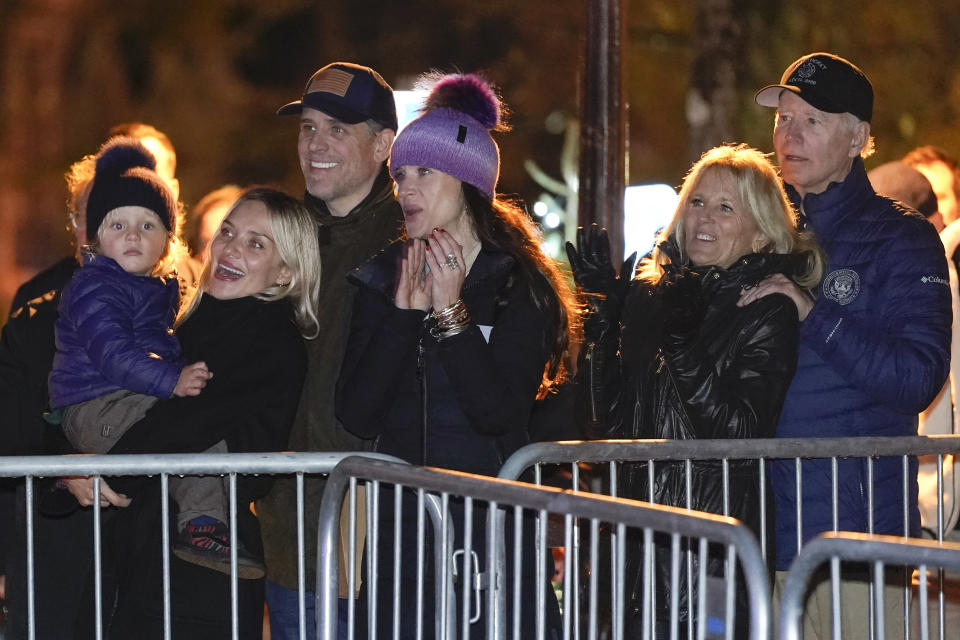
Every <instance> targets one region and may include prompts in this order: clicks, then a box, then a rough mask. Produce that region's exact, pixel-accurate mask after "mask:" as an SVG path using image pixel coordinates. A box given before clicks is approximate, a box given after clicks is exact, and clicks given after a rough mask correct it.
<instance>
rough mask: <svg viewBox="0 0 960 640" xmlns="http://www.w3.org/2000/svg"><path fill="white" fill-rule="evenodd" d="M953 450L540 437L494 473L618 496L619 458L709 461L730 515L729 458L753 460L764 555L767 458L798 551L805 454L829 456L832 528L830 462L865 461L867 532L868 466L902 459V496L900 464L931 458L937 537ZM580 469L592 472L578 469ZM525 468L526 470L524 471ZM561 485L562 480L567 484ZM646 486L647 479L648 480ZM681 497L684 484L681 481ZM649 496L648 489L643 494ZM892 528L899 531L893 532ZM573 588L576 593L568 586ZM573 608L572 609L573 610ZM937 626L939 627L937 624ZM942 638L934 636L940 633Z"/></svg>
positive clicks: (925, 444)
mask: <svg viewBox="0 0 960 640" xmlns="http://www.w3.org/2000/svg"><path fill="white" fill-rule="evenodd" d="M958 453H960V436H953V435H951V436H922V437H902V438H888V437H883V438H797V439H790V438H774V439H728V440H597V441H584V442H580V441H577V442H548V443H536V444H531V445H528V446H526V447H523V448H522V449H520V450H518V451H517V452H515V453H514V454H513V455H512V456H511V457H510V458H509V459H508V460H507V462H506V463H505V464H504V466H503V468H502V469H501V472H500V474H499V477H501V478H505V479H517V478H520V477H521V475H522V474H524V473H528V475H532V476H533V477H532V481H533V482H534V483H537V484H540V483H543V482H546V481H548V478H547V474H548V472H550V471H557V470H559V471H561V472H562V474H561V475H562V476H564V477H563V480H562V482H563V483H564V484H563V485H562V486H569V487H570V488H572V489H573V490H574V491H592V492H601V493H605V494H607V495H612V496H618V495H622V490H621V488H620V487H618V477H619V474H620V471H621V469H622V467H623V465H625V464H635V463H640V464H647V465H648V469H647V470H648V472H649V475H650V477H651V478H652V477H653V473H654V469H655V468H656V467H657V465H660V464H663V463H667V462H669V463H674V464H676V463H683V464H685V465H686V473H687V474H688V476H689V474H690V473H691V471H690V470H691V465H692V464H693V463H696V462H711V463H715V464H717V465H718V478H717V481H718V483H721V484H722V488H723V495H724V500H723V503H724V508H725V511H724V515H730V514H729V512H727V511H726V507H727V505H728V503H729V486H730V465H731V464H732V463H734V462H736V461H748V460H750V461H756V462H757V465H758V482H759V487H758V495H759V501H758V504H757V509H758V510H759V513H760V517H759V522H760V532H759V539H760V546H761V549H762V551H763V554H764V558H768V557H769V555H768V554H767V550H768V545H769V544H770V540H771V535H770V532H768V531H767V523H768V522H769V521H770V519H771V518H768V515H769V514H768V513H767V507H768V505H769V504H771V502H770V501H769V500H768V496H767V476H768V473H769V466H770V463H771V461H774V460H786V461H791V462H792V466H793V468H794V474H795V480H794V481H795V486H796V505H797V514H796V523H797V535H796V538H797V541H798V545H797V551H798V552H799V551H800V541H801V540H802V535H801V528H802V523H803V515H804V514H803V513H802V510H801V505H802V502H803V501H802V487H803V462H804V461H809V460H816V459H822V460H828V461H830V465H831V469H832V473H831V481H832V483H833V491H832V521H833V526H832V529H833V530H834V531H836V530H837V529H838V519H839V517H840V515H841V512H840V507H839V501H838V497H837V484H838V461H840V460H843V459H849V458H855V459H861V460H865V462H866V466H867V472H868V477H869V478H870V480H869V481H868V482H867V483H866V486H865V487H863V491H864V492H865V493H866V500H867V502H868V504H869V505H870V513H869V514H868V516H869V517H868V523H867V525H868V526H867V529H868V532H870V531H872V530H873V510H872V507H873V505H874V483H873V464H874V461H875V460H876V459H878V458H887V457H896V458H899V459H900V460H901V462H902V464H900V465H899V467H900V469H901V471H900V473H901V475H900V477H899V481H900V484H901V491H902V495H907V494H908V482H909V480H910V478H909V473H908V463H909V461H910V459H911V458H912V457H914V456H931V457H933V458H935V460H936V461H937V466H938V468H939V469H940V471H939V473H938V474H937V483H936V485H937V496H939V499H938V508H937V514H938V516H937V523H936V527H935V530H934V531H932V532H931V533H932V535H933V536H934V537H935V538H936V539H937V540H939V541H943V540H944V536H945V534H946V533H947V531H946V530H945V518H944V508H943V500H942V496H943V495H944V491H945V483H944V479H943V473H942V471H943V467H944V462H945V461H946V462H947V463H948V464H949V462H950V459H951V456H955V455H956V454H958ZM585 467H588V468H589V471H590V472H592V473H584V471H585ZM531 470H532V474H530V473H529V472H530V471H531ZM556 477H557V474H556V473H553V474H551V477H550V479H549V481H552V482H553V483H554V484H555V486H561V485H560V484H559V482H557V481H556ZM568 482H569V484H566V483H568ZM649 484H650V485H651V486H652V484H653V482H652V481H651V482H650V483H649ZM688 496H689V484H688ZM646 498H647V499H649V500H650V501H653V495H652V492H651V495H650V496H646ZM902 512H903V515H902V525H903V528H902V531H903V532H906V531H908V530H909V528H908V523H909V513H908V505H907V504H906V503H905V502H904V504H903V509H902ZM897 533H899V531H898V532H897ZM564 550H565V552H566V553H567V554H569V555H572V556H573V567H574V572H575V573H574V575H573V576H572V577H571V579H572V580H573V581H574V583H575V584H576V583H577V582H578V580H579V576H578V575H577V574H576V570H577V568H578V567H580V565H581V563H580V562H579V553H580V550H579V548H578V547H577V546H576V545H574V546H573V547H572V548H570V547H565V549H564ZM948 583H949V584H945V578H944V576H943V574H941V575H940V576H939V577H938V582H937V589H938V593H939V598H938V603H939V617H940V618H941V619H943V618H944V617H945V615H946V614H945V609H946V608H951V609H952V608H958V609H960V599H958V598H956V597H954V598H952V599H951V598H948V597H945V592H947V591H949V590H950V589H949V587H950V586H952V585H954V584H960V581H958V580H957V579H956V578H951V579H950V580H948ZM575 592H576V591H575ZM577 610H578V609H576V608H575V611H577ZM910 613H911V612H910V611H909V610H905V611H904V622H903V625H904V628H905V629H907V628H909V626H910ZM941 628H942V627H941ZM941 637H942V636H941Z"/></svg>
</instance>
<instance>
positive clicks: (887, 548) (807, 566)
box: [779, 532, 960, 640]
mask: <svg viewBox="0 0 960 640" xmlns="http://www.w3.org/2000/svg"><path fill="white" fill-rule="evenodd" d="M827 562H829V563H830V578H829V582H830V599H831V612H832V616H831V620H832V629H831V631H832V637H833V638H841V637H842V633H843V631H842V629H841V626H840V622H841V617H840V615H839V613H840V610H841V596H840V590H841V584H840V583H841V577H840V563H841V562H857V563H865V564H868V565H869V566H870V572H869V573H870V578H871V583H870V585H869V586H870V588H869V593H870V598H871V602H870V603H869V605H868V604H867V603H863V604H864V608H867V606H869V608H870V610H871V611H874V612H876V613H875V614H874V617H875V618H876V620H875V622H874V624H873V629H872V630H871V633H870V637H873V638H880V639H881V640H882V639H883V638H885V637H886V633H885V628H886V627H885V624H884V609H885V607H884V591H885V588H884V586H885V580H884V577H885V570H886V569H887V568H889V567H890V566H894V567H896V568H897V569H898V570H899V569H900V568H902V567H907V568H911V569H912V568H914V567H916V568H917V574H918V581H917V592H918V596H919V604H920V607H919V610H920V614H919V619H920V620H919V636H917V635H916V634H914V635H912V636H911V637H919V638H922V639H924V640H926V639H927V638H929V637H930V623H929V619H928V592H927V572H928V570H929V569H930V568H937V569H938V570H940V571H942V570H943V569H952V570H954V571H960V544H954V543H949V542H934V541H932V540H922V539H915V538H911V539H904V538H899V537H894V536H882V535H872V536H871V535H866V534H862V533H850V532H839V533H825V534H821V535H820V536H818V537H817V538H814V539H813V540H811V541H810V542H808V543H807V544H806V545H805V546H804V547H803V550H802V551H801V552H800V554H799V555H798V556H797V557H796V558H795V559H794V561H793V564H792V565H791V566H790V571H789V572H788V573H787V578H786V581H785V583H784V586H783V593H782V595H781V601H780V636H779V637H780V640H801V639H802V638H803V621H802V616H803V613H804V598H805V597H807V595H808V593H809V591H808V590H809V587H810V586H811V583H812V582H813V580H814V578H815V576H816V575H817V572H818V570H819V569H820V568H821V566H822V565H823V564H825V563H827ZM848 604H849V603H848ZM824 633H826V632H824ZM943 635H944V632H943V620H942V619H941V620H940V637H941V638H942V637H943ZM952 637H956V636H955V635H952Z"/></svg>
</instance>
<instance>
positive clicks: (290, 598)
mask: <svg viewBox="0 0 960 640" xmlns="http://www.w3.org/2000/svg"><path fill="white" fill-rule="evenodd" d="M299 593H300V592H299V591H297V590H296V589H287V588H286V587H281V586H280V585H278V584H277V583H276V582H270V581H269V580H267V609H268V610H269V612H270V638H271V640H299V638H300V609H299V606H300V605H299V600H298V597H299ZM303 597H304V603H303V604H304V611H305V616H306V626H307V635H306V637H307V638H309V639H310V640H313V638H316V637H317V632H316V628H317V627H316V618H315V617H314V611H315V608H314V604H315V602H316V598H315V594H314V592H313V591H305V592H304V596H303ZM337 608H338V610H339V614H340V619H339V626H338V628H337V637H338V638H346V637H347V600H346V598H339V599H338V600H337Z"/></svg>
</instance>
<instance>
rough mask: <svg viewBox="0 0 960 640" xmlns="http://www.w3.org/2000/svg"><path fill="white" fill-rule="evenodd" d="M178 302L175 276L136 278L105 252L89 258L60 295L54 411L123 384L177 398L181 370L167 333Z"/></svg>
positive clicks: (175, 346)
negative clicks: (174, 393) (175, 390)
mask: <svg viewBox="0 0 960 640" xmlns="http://www.w3.org/2000/svg"><path fill="white" fill-rule="evenodd" d="M178 302H179V291H178V285H177V280H176V278H171V279H169V280H164V279H161V278H154V277H150V276H137V275H132V274H129V273H127V272H126V271H124V270H123V269H122V268H121V267H120V265H118V264H117V263H116V262H114V261H113V260H112V259H111V258H108V257H106V256H89V255H88V256H84V264H83V267H82V268H81V269H79V270H77V272H76V273H75V274H74V276H73V279H72V280H71V281H70V282H69V283H68V284H67V286H66V287H65V288H64V290H63V295H62V297H61V300H60V317H59V318H57V324H56V343H57V353H56V355H55V356H54V358H53V370H52V371H51V372H50V408H51V409H59V408H62V407H66V406H68V405H71V404H77V403H80V402H86V401H87V400H92V399H93V398H96V397H99V396H102V395H104V394H107V393H112V392H114V391H119V390H121V389H127V390H130V391H135V392H137V393H143V394H146V395H151V396H157V397H158V398H169V397H170V396H171V395H173V389H174V387H175V386H176V384H177V379H178V378H179V376H180V370H181V368H182V367H183V363H182V362H181V361H180V343H179V342H177V338H176V337H175V336H174V335H173V334H172V333H171V332H170V327H171V325H172V324H173V319H174V314H175V313H176V309H177V305H178Z"/></svg>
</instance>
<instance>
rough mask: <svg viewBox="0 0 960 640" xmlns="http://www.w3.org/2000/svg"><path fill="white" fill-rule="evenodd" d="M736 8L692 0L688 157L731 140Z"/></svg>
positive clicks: (737, 51)
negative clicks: (692, 31)
mask: <svg viewBox="0 0 960 640" xmlns="http://www.w3.org/2000/svg"><path fill="white" fill-rule="evenodd" d="M742 13H743V11H742V8H741V7H740V6H739V4H738V3H737V1H736V0H697V5H696V17H695V24H694V33H693V38H692V42H693V46H694V58H693V60H694V61H693V72H692V74H691V80H690V88H689V89H688V91H687V104H686V111H687V123H688V124H689V127H690V144H689V153H690V159H691V161H694V160H696V159H697V158H699V157H700V154H702V153H703V152H704V151H706V150H707V149H710V148H711V147H715V146H717V145H718V144H722V143H724V142H734V141H736V139H737V132H736V114H737V112H738V109H737V107H738V105H737V65H738V64H739V62H740V60H741V59H742V51H741V44H740V42H741V38H740V34H741V29H740V25H741V24H742V22H741V20H742Z"/></svg>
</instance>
